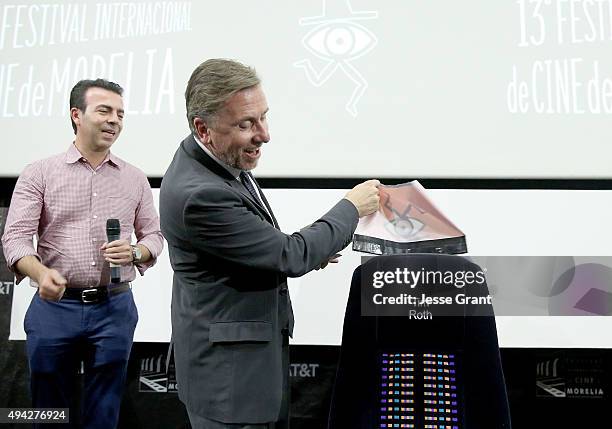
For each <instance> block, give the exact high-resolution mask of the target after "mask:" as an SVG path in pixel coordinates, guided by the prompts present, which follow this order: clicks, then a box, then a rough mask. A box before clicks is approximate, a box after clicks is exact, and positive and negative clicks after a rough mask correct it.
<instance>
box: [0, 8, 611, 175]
mask: <svg viewBox="0 0 612 429" xmlns="http://www.w3.org/2000/svg"><path fill="white" fill-rule="evenodd" d="M611 42H612V2H611V1H609V0H584V1H580V0H578V1H575V0H571V1H570V0H505V1H487V0H469V1H463V2H439V1H433V2H424V1H416V0H408V1H372V0H352V1H349V0H327V1H326V0H314V1H311V0H308V1H307V0H295V1H288V2H279V1H272V0H262V1H258V2H253V1H246V0H231V1H223V2H219V1H214V2H213V1H124V2H102V1H99V2H96V1H80V2H72V1H25V0H23V1H14V2H12V1H3V2H2V3H1V4H0V132H1V135H2V141H3V148H5V149H8V148H10V149H9V150H5V151H3V156H4V159H3V161H4V162H3V163H2V166H1V167H0V175H3V176H15V175H18V174H19V173H20V171H21V170H22V169H23V167H24V166H25V165H26V164H27V163H29V162H31V161H33V160H34V159H38V158H41V157H43V156H47V155H51V154H54V153H58V152H61V151H64V150H65V149H66V147H67V146H68V144H69V143H70V142H71V141H72V138H73V134H72V129H71V127H70V123H69V118H68V94H69V91H70V89H71V88H72V86H73V85H74V84H75V83H76V82H77V81H78V80H79V79H82V78H94V77H104V78H108V79H111V80H113V81H116V82H117V83H119V84H120V85H122V86H123V87H124V88H125V89H126V93H125V97H124V98H125V103H126V117H125V127H124V132H123V135H122V136H121V137H120V138H119V140H118V141H117V143H116V145H115V147H114V148H113V150H114V151H115V152H116V153H117V154H118V155H120V156H123V157H124V158H125V159H126V160H128V161H130V162H133V163H135V164H136V165H138V166H139V167H141V168H142V169H143V170H144V171H145V172H146V173H147V174H148V175H149V176H161V175H162V174H163V173H164V171H165V169H166V167H167V165H168V164H169V162H170V159H171V156H172V154H173V153H174V150H175V149H176V147H177V145H178V143H179V141H180V140H181V139H182V138H183V137H184V135H186V134H187V131H188V126H187V123H186V119H185V108H184V98H183V93H184V90H185V86H186V83H187V80H188V78H189V76H190V74H191V72H192V70H193V69H194V68H195V67H196V66H197V65H198V64H200V63H201V62H202V61H204V60H205V59H208V58H213V57H224V58H235V59H239V60H241V61H242V62H244V63H246V64H249V65H252V66H254V67H255V68H256V69H257V70H258V73H259V74H260V76H261V78H262V79H263V84H264V90H265V92H266V94H267V97H268V103H269V105H270V116H269V120H270V130H271V136H272V139H271V141H270V143H269V144H268V145H266V147H265V148H264V154H263V158H262V161H261V164H260V167H259V168H258V171H257V173H258V175H259V176H269V177H365V176H368V177H369V176H373V177H458V178H461V177H485V178H486V177H494V178H503V177H513V178H516V177H519V178H520V177H543V178H549V177H555V178H559V177H561V178H584V177H588V178H610V177H612V170H611V169H610V162H609V159H610V155H611V151H610V149H609V147H610V137H612V127H611V126H610V115H611V114H612V56H610V54H609V47H610V43H611Z"/></svg>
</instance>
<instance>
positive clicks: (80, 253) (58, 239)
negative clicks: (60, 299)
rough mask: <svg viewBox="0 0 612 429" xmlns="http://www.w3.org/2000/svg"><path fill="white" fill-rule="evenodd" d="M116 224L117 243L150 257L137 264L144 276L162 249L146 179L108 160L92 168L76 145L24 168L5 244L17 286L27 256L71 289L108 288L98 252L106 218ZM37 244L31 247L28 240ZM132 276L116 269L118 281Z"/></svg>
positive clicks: (105, 265)
mask: <svg viewBox="0 0 612 429" xmlns="http://www.w3.org/2000/svg"><path fill="white" fill-rule="evenodd" d="M109 218H116V219H119V221H120V223H121V238H122V239H127V240H128V241H130V242H131V241H132V239H131V237H132V233H135V235H136V239H137V243H138V244H142V245H144V246H146V247H147V249H149V251H150V252H151V255H152V256H153V259H151V260H150V261H148V262H147V263H146V264H139V265H136V268H138V271H139V272H140V274H141V275H142V274H143V273H144V272H145V271H146V269H147V268H149V267H151V266H153V264H155V261H156V258H157V256H158V255H159V254H160V253H161V251H162V249H163V237H162V234H161V231H160V228H159V216H158V215H157V212H156V210H155V206H154V204H153V195H152V193H151V188H150V186H149V182H148V181H147V178H146V176H145V175H144V173H143V172H142V171H140V170H139V169H137V168H136V167H134V166H132V165H130V164H128V163H127V162H125V161H123V160H121V159H119V158H118V157H116V156H115V155H113V154H109V155H108V156H107V157H106V159H105V160H104V162H102V164H100V165H99V166H98V167H97V168H96V169H95V170H94V169H92V167H91V165H90V164H89V163H88V162H87V161H86V160H85V158H83V156H82V155H81V153H80V152H79V151H78V149H77V148H76V146H75V145H74V144H71V145H70V148H69V149H68V151H67V152H65V153H62V154H59V155H55V156H52V157H50V158H47V159H43V160H40V161H36V162H34V163H33V164H30V165H28V166H27V167H26V168H25V169H24V170H23V172H22V173H21V175H20V176H19V179H18V180H17V184H16V185H15V190H14V191H13V197H12V200H11V205H10V207H9V212H8V216H7V219H6V225H5V228H4V235H3V236H2V246H3V249H4V256H5V258H6V261H7V263H8V266H9V269H11V270H12V271H14V272H15V274H16V276H17V283H19V282H21V280H23V278H24V277H23V275H21V274H20V273H18V272H16V270H15V268H14V266H15V263H16V262H17V261H18V260H19V259H21V258H23V257H24V256H27V255H33V256H35V257H37V258H38V259H39V260H40V261H41V262H42V263H43V264H44V265H45V266H47V267H49V268H54V269H56V270H57V271H59V272H60V273H61V274H62V275H63V276H64V277H65V278H66V279H67V280H68V285H69V286H73V287H92V286H100V285H107V284H108V283H109V279H110V274H109V273H110V270H109V265H108V263H107V262H106V261H104V256H103V252H102V251H101V250H100V246H102V244H103V243H104V242H105V241H106V220H107V219H109ZM34 235H36V236H37V241H38V246H37V248H34V243H33V240H32V238H33V236H34ZM135 277H136V272H135V270H134V266H133V265H126V266H123V267H121V280H122V281H132V280H134V278H135Z"/></svg>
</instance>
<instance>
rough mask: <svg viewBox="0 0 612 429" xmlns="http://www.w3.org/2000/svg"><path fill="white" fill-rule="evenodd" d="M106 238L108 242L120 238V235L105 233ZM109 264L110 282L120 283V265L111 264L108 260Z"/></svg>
mask: <svg viewBox="0 0 612 429" xmlns="http://www.w3.org/2000/svg"><path fill="white" fill-rule="evenodd" d="M107 239H108V242H109V243H110V242H111V241H115V240H120V239H121V236H120V235H119V234H117V235H112V234H107ZM109 265H110V274H111V275H110V278H111V283H121V265H118V264H113V263H112V262H109Z"/></svg>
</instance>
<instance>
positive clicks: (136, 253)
mask: <svg viewBox="0 0 612 429" xmlns="http://www.w3.org/2000/svg"><path fill="white" fill-rule="evenodd" d="M130 247H131V248H132V262H134V263H138V262H140V260H141V259H142V250H140V247H138V246H134V245H132V246H130Z"/></svg>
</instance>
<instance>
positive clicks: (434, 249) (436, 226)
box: [353, 180, 467, 255]
mask: <svg viewBox="0 0 612 429" xmlns="http://www.w3.org/2000/svg"><path fill="white" fill-rule="evenodd" d="M353 250H357V251H359V252H366V253H373V254H375V255H393V254H404V253H450V254H459V253H466V252H467V244H466V241H465V235H464V234H463V232H462V231H461V230H460V229H459V228H458V227H457V226H455V224H454V223H453V222H452V221H451V220H450V219H449V218H448V217H446V216H445V215H444V213H442V212H441V211H440V210H439V209H438V208H437V207H436V206H435V205H434V203H433V202H432V201H431V200H430V199H429V198H427V195H425V188H423V186H421V184H420V183H419V182H418V181H416V180H414V181H412V182H408V183H402V184H400V185H394V186H385V185H381V187H380V207H379V209H378V211H377V212H375V213H374V214H372V215H370V216H366V217H364V218H361V219H360V220H359V225H358V226H357V230H356V231H355V234H354V236H353Z"/></svg>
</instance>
